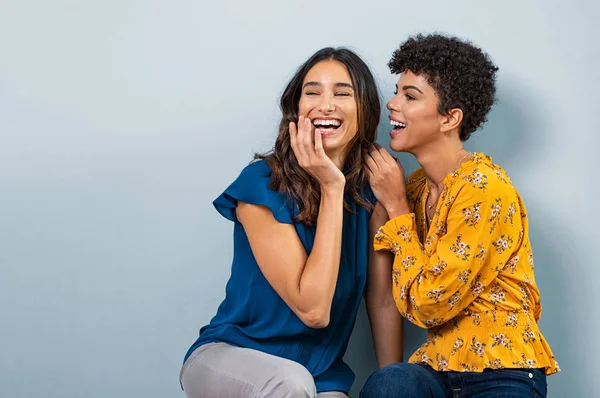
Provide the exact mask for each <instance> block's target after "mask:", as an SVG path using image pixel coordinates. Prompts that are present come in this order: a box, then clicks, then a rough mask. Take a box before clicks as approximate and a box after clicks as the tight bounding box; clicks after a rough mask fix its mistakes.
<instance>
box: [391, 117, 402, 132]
mask: <svg viewBox="0 0 600 398" xmlns="http://www.w3.org/2000/svg"><path fill="white" fill-rule="evenodd" d="M390 124H391V125H392V129H393V130H402V129H403V128H405V127H406V124H404V123H401V122H397V121H395V120H391V119H390Z"/></svg>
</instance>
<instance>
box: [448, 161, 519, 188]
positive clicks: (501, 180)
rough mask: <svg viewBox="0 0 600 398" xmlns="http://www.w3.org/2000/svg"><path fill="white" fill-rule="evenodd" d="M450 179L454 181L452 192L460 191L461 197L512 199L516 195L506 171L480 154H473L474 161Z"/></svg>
mask: <svg viewBox="0 0 600 398" xmlns="http://www.w3.org/2000/svg"><path fill="white" fill-rule="evenodd" d="M452 178H454V179H455V182H454V184H453V187H452V191H460V192H461V194H463V195H471V196H477V197H481V198H485V197H488V198H497V197H511V198H512V197H514V196H515V195H516V189H515V187H514V186H513V184H512V181H511V180H510V178H509V176H508V174H507V173H506V171H504V169H502V168H501V167H500V166H498V165H497V164H495V163H493V162H492V158H491V157H489V156H486V155H484V154H482V153H475V157H474V159H473V160H472V161H470V162H468V163H466V164H465V165H464V166H463V167H461V169H459V170H458V171H457V172H456V173H454V175H453V176H452Z"/></svg>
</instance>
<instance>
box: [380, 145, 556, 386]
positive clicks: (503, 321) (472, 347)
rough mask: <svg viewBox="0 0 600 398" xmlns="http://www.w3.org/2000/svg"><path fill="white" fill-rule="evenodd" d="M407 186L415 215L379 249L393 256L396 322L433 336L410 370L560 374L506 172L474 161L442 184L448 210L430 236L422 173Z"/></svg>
mask: <svg viewBox="0 0 600 398" xmlns="http://www.w3.org/2000/svg"><path fill="white" fill-rule="evenodd" d="M408 180H409V182H408V185H407V193H408V196H409V198H410V200H409V206H410V207H411V210H412V211H413V213H411V214H407V215H402V216H399V217H396V218H394V219H392V220H390V221H388V222H387V223H386V224H385V225H384V226H383V227H381V228H380V230H379V231H378V232H377V234H376V235H375V237H374V248H375V250H388V251H391V252H392V253H394V255H395V256H394V257H395V258H394V263H393V272H392V280H393V284H392V290H393V294H394V300H395V302H396V306H397V307H398V309H399V311H400V313H401V314H402V315H403V316H404V317H405V318H406V319H408V320H409V321H410V322H412V323H414V324H416V325H419V326H421V327H424V328H427V329H429V337H428V339H427V341H426V342H425V343H424V344H423V345H422V346H421V347H420V348H419V349H418V350H417V351H416V352H415V353H414V354H413V355H412V357H411V358H410V362H413V363H426V364H428V365H429V366H431V367H433V368H434V369H436V370H440V371H469V372H481V371H483V370H485V369H501V368H505V367H506V368H514V367H520V368H529V367H532V366H533V367H542V368H545V370H546V374H552V373H555V372H558V371H559V370H560V368H559V366H558V363H557V362H556V360H555V358H554V355H553V354H552V351H551V349H550V347H549V345H548V344H547V343H546V341H545V340H544V338H543V336H542V334H541V332H540V331H539V328H538V324H537V321H538V319H539V317H540V315H541V304H540V295H539V290H538V288H537V285H536V283H535V278H534V274H533V254H532V250H531V244H530V241H529V236H528V225H529V223H528V221H527V220H526V214H527V212H526V210H525V207H524V205H523V202H522V200H521V198H520V196H519V194H518V192H517V191H516V189H515V188H514V187H513V186H512V183H511V181H510V179H509V178H508V176H507V175H506V173H505V172H504V171H503V170H502V169H501V168H500V167H498V166H496V165H494V164H493V163H492V162H491V159H490V158H488V157H486V156H485V155H482V154H475V155H474V157H473V159H472V160H470V161H468V162H465V163H463V164H462V165H461V166H460V168H459V169H458V170H457V171H456V172H454V173H453V174H452V175H450V176H447V177H446V179H445V180H444V189H443V191H442V193H443V196H442V195H441V196H440V200H443V202H442V203H443V206H438V211H437V212H436V214H435V215H434V217H433V219H432V220H431V226H430V227H429V228H428V223H427V220H426V217H425V208H426V204H425V201H426V198H427V195H428V186H427V183H426V178H425V174H424V172H423V171H422V170H418V171H417V172H415V173H413V175H412V176H410V177H409V179H408ZM422 242H423V244H422ZM467 358H468V359H467Z"/></svg>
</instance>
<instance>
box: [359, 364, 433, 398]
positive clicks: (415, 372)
mask: <svg viewBox="0 0 600 398" xmlns="http://www.w3.org/2000/svg"><path fill="white" fill-rule="evenodd" d="M422 371H424V369H419V365H413V364H408V363H405V362H401V363H397V364H394V365H389V366H386V367H385V368H381V369H379V370H377V371H375V372H374V373H373V374H371V376H369V378H368V379H367V381H366V382H365V385H364V386H363V388H362V391H361V392H360V398H413V397H414V398H418V397H422V392H423V391H427V390H426V388H427V385H426V383H424V380H423V378H422V377H419V376H420V373H421V372H422ZM424 389H425V390H424ZM420 393H421V394H420Z"/></svg>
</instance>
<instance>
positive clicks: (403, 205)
mask: <svg viewBox="0 0 600 398" xmlns="http://www.w3.org/2000/svg"><path fill="white" fill-rule="evenodd" d="M384 207H385V211H386V212H387V214H388V217H389V218H390V220H391V219H393V218H396V217H399V216H401V215H404V214H409V213H410V212H411V211H410V207H409V206H408V202H407V201H406V200H401V201H397V202H395V203H390V204H387V205H385V206H384Z"/></svg>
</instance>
